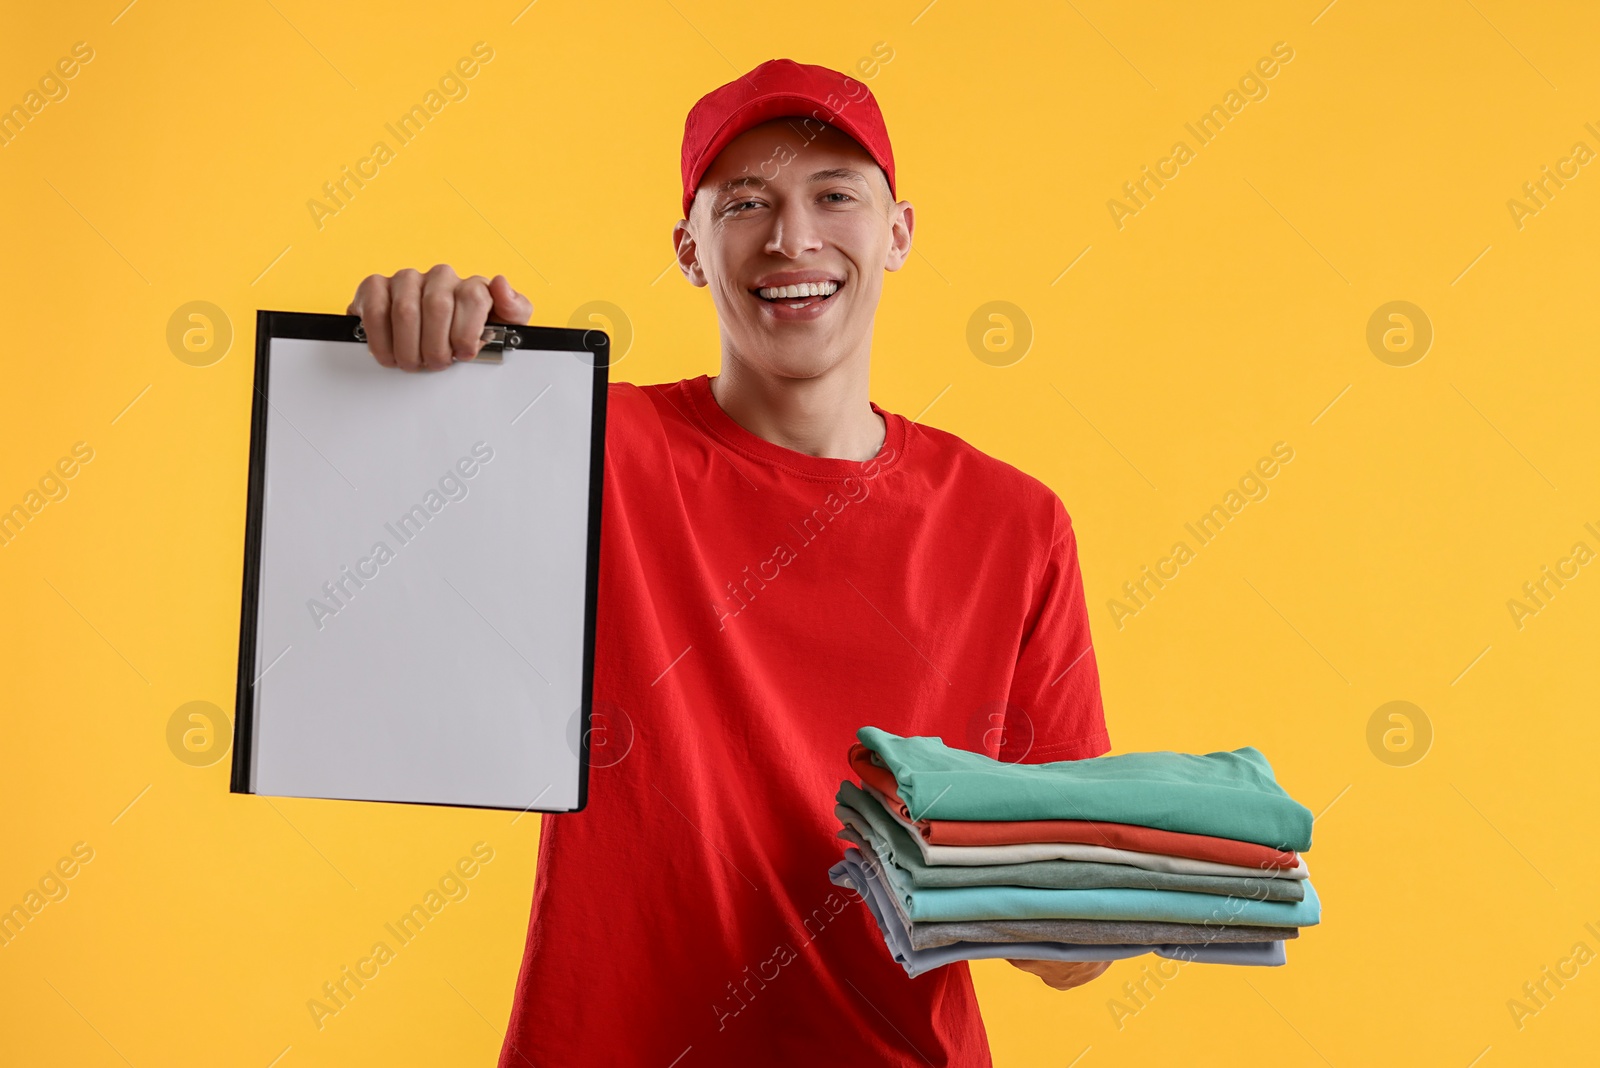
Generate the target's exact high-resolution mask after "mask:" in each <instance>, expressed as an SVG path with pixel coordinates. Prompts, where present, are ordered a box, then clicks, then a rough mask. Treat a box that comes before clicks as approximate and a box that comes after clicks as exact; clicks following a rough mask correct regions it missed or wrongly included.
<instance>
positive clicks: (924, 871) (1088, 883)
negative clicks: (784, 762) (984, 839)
mask: <svg viewBox="0 0 1600 1068" xmlns="http://www.w3.org/2000/svg"><path fill="white" fill-rule="evenodd" d="M834 798H835V800H836V801H838V804H836V805H835V806H834V815H836V816H838V817H839V821H840V822H841V823H843V824H845V825H846V826H847V827H850V828H853V829H854V830H855V831H856V832H857V833H858V834H860V835H861V836H863V837H865V838H866V840H867V841H868V842H870V843H871V845H872V846H873V848H874V849H875V850H876V851H877V853H878V855H879V856H881V857H882V858H883V859H884V860H885V861H888V862H889V863H890V864H891V865H893V866H894V867H895V868H897V869H898V870H900V871H902V872H904V873H905V877H906V878H907V879H908V880H909V881H910V882H911V883H912V884H913V885H916V886H929V887H949V886H1038V887H1048V888H1053V889H1057V890H1095V889H1109V888H1112V887H1143V888H1145V889H1150V890H1186V891H1189V892H1191V893H1200V894H1219V895H1224V896H1226V895H1228V894H1237V895H1239V896H1241V897H1253V898H1256V899H1258V900H1266V901H1301V900H1304V898H1305V887H1304V885H1303V883H1302V882H1301V880H1298V879H1258V878H1252V879H1245V878H1237V877H1233V876H1224V875H1190V874H1186V873H1181V872H1164V871H1150V870H1149V869H1146V868H1136V867H1134V866H1132V865H1129V864H1102V863H1098V862H1095V861H1078V860H1038V861H1033V862H1031V863H1023V864H987V865H962V864H928V863H926V862H925V861H924V860H923V859H922V854H921V851H920V850H919V849H918V847H917V844H916V842H915V841H914V840H913V838H912V836H911V834H909V833H908V832H907V831H906V829H905V828H904V827H903V826H901V825H900V824H899V823H897V822H895V820H894V819H893V818H892V817H891V816H890V815H889V813H888V812H887V811H885V809H884V808H883V806H882V805H881V804H879V803H878V801H877V800H876V799H874V798H873V797H872V795H870V794H868V793H867V792H866V791H864V790H862V789H861V788H860V787H859V786H857V785H856V784H855V783H853V782H848V781H846V782H842V783H840V784H839V790H838V793H836V794H835V795H834ZM841 833H842V832H841ZM1130 941H1133V940H1132V939H1130ZM1156 941H1168V939H1156Z"/></svg>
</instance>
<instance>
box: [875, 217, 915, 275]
mask: <svg viewBox="0 0 1600 1068" xmlns="http://www.w3.org/2000/svg"><path fill="white" fill-rule="evenodd" d="M916 225H917V217H916V212H915V211H914V210H913V209H912V207H911V201H909V200H902V201H900V202H899V203H898V204H896V205H895V206H894V210H893V212H892V214H891V215H890V217H889V254H888V255H887V256H885V257H884V261H883V269H884V270H886V271H898V270H899V269H900V268H901V267H904V266H905V262H906V259H907V258H908V257H909V256H910V255H911V232H912V231H913V230H915V229H916Z"/></svg>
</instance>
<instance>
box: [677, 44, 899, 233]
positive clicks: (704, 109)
mask: <svg viewBox="0 0 1600 1068" xmlns="http://www.w3.org/2000/svg"><path fill="white" fill-rule="evenodd" d="M790 115H793V116H797V117H800V118H810V119H816V120H817V121H818V122H825V123H827V124H829V125H830V126H835V127H837V128H839V129H840V130H843V131H844V132H845V133H847V134H849V135H850V136H851V137H853V138H855V139H856V142H857V143H858V144H860V145H861V147H862V148H863V149H865V150H866V152H867V155H869V156H871V157H872V159H873V161H874V162H875V163H877V165H878V166H879V167H882V168H883V173H884V176H885V177H886V178H888V179H889V194H890V195H891V196H893V195H894V151H893V150H892V149H890V147H889V130H888V128H887V127H885V126H884V124H883V112H882V111H879V110H878V101H877V100H876V99H874V98H873V95H872V91H871V90H870V89H868V88H867V87H866V85H865V84H863V83H862V82H858V81H856V80H855V79H854V78H851V77H848V76H846V75H844V74H840V73H839V72H838V71H836V70H830V69H828V68H827V67H819V66H816V65H814V64H811V63H796V62H795V61H794V60H792V59H769V60H767V61H766V62H765V63H763V64H761V66H759V67H757V68H756V69H755V70H753V71H751V72H750V73H749V74H746V75H743V76H742V77H739V78H735V79H734V80H733V81H731V82H729V83H728V84H727V85H724V86H720V87H719V88H716V89H713V90H712V91H711V92H709V93H707V94H706V95H705V96H703V97H701V98H700V99H699V100H698V101H697V102H696V103H695V105H694V107H692V108H690V109H689V117H688V118H686V119H685V120H684V122H683V217H684V218H685V219H687V218H688V217H689V206H690V205H691V204H693V203H694V191H695V189H696V187H698V186H699V184H700V177H701V176H702V175H703V174H705V173H706V169H707V168H708V167H710V166H711V163H712V161H713V160H715V159H716V158H717V153H719V152H721V151H722V150H723V149H724V148H727V147H728V143H729V142H730V141H732V140H733V139H734V138H736V137H738V136H739V135H740V134H742V133H744V132H745V131H746V130H748V129H750V128H751V127H752V126H759V125H761V124H762V123H763V122H767V121H769V120H771V119H781V118H785V117H787V116H790Z"/></svg>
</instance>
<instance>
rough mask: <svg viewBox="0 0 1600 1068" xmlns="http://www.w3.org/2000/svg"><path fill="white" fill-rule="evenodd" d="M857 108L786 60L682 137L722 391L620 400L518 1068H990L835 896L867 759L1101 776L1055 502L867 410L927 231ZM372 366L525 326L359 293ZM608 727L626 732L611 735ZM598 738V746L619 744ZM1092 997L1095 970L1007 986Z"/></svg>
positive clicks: (509, 1039)
mask: <svg viewBox="0 0 1600 1068" xmlns="http://www.w3.org/2000/svg"><path fill="white" fill-rule="evenodd" d="M894 179H895V176H894V157H893V155H892V153H891V150H890V146H889V139H888V134H887V132H886V130H885V129H884V124H883V118H882V115H881V114H880V112H879V110H878V105H877V102H876V101H875V100H874V99H873V97H872V94H871V93H870V92H868V91H867V89H866V87H865V86H864V85H862V84H860V83H859V82H855V81H853V80H851V79H849V78H847V77H845V76H844V75H842V74H839V73H837V72H835V71H831V70H828V69H826V68H823V67H815V66H810V65H801V64H797V63H794V62H792V61H790V60H773V61H770V62H768V63H764V64H762V65H761V66H759V67H757V68H756V69H755V70H754V71H751V72H750V73H749V74H747V75H745V76H743V77H741V78H738V79H736V80H735V81H733V82H730V83H729V84H727V85H725V86H722V87H721V88H719V89H717V90H715V91H714V92H712V93H710V94H708V95H707V96H706V97H704V98H703V99H701V100H700V101H699V103H697V104H696V105H695V107H694V108H693V110H691V112H690V113H689V116H688V120H687V121H686V123H685V132H684V142H683V215H684V217H683V219H682V221H680V222H678V224H677V225H676V226H675V227H674V229H673V241H674V244H675V246H676V248H677V257H678V265H679V267H680V268H681V269H682V271H683V273H684V276H685V277H686V278H688V280H689V281H690V282H691V283H692V284H694V285H696V286H704V287H707V288H709V289H710V291H711V297H712V301H713V303H714V304H715V305H716V309H717V316H718V322H719V329H720V334H721V349H722V360H721V373H720V374H718V375H717V376H716V377H715V378H709V377H708V376H706V375H700V376H698V377H696V378H690V379H685V380H683V381H680V382H675V383H670V384H660V385H653V386H645V387H639V386H636V385H631V384H627V383H620V382H618V383H613V384H612V385H611V387H610V393H609V396H608V415H607V426H606V434H607V437H606V456H605V498H604V502H603V511H604V519H603V523H602V535H601V570H600V606H599V612H598V624H597V626H598V633H597V638H596V654H595V685H594V693H595V715H596V724H597V730H604V731H605V732H607V733H606V737H605V738H604V739H603V742H604V744H597V745H592V747H591V748H592V752H593V765H594V766H593V768H592V780H591V783H590V790H589V804H588V807H587V808H586V809H584V810H583V811H582V812H578V813H571V814H564V815H546V816H544V824H543V831H542V834H541V837H540V842H539V858H538V874H537V880H536V886H535V889H534V900H533V912H532V916H531V918H530V923H529V930H528V941H527V949H526V953H525V956H524V959H523V963H522V970H521V974H520V976H519V978H518V981H517V988H516V996H515V1000H514V1003H513V1007H512V1012H511V1021H510V1026H509V1028H508V1031H507V1033H506V1037H505V1045H504V1048H503V1050H502V1053H501V1060H500V1064H501V1065H502V1068H512V1066H520V1065H535V1066H539V1068H545V1066H551V1065H578V1064H582V1065H646V1066H650V1068H668V1066H680V1068H691V1066H699V1065H741V1066H743V1065H774V1064H794V1065H813V1064H820V1063H830V1064H878V1065H883V1064H893V1065H924V1064H934V1065H946V1064H960V1065H975V1064H988V1063H989V1053H988V1046H987V1041H986V1036H985V1033H984V1029H983V1022H982V1019H981V1017H980V1015H979V1013H978V1007H977V1002H976V999H975V997H974V994H973V989H972V982H971V977H970V974H969V972H968V970H967V966H966V965H965V964H958V965H953V966H948V967H944V968H941V969H938V970H936V971H934V972H932V973H929V974H927V975H923V976H919V977H918V978H916V979H908V978H907V977H906V975H905V973H904V972H903V971H902V970H901V968H900V967H899V965H897V964H895V963H893V961H892V960H891V959H890V957H889V955H888V954H887V953H886V952H885V951H884V947H883V944H882V939H881V937H880V936H879V935H878V933H877V929H876V927H875V926H874V923H873V921H872V919H871V916H870V914H869V913H868V911H867V909H866V908H864V907H862V906H861V905H860V904H859V903H858V902H855V901H852V900H851V899H850V898H849V897H847V896H846V895H845V894H844V893H843V892H842V891H840V890H839V889H838V888H837V887H834V886H832V885H831V884H830V883H829V882H828V878H827V869H828V867H829V865H830V864H832V863H833V862H834V861H835V860H837V859H838V855H839V852H840V849H841V846H840V843H839V842H838V841H837V839H836V838H835V837H834V832H835V830H836V829H837V827H838V821H837V820H836V819H835V817H834V815H833V805H834V800H833V795H834V791H835V789H836V788H837V785H838V782H839V780H840V779H841V778H844V777H846V775H847V774H848V764H847V761H846V752H847V750H848V748H849V745H850V743H851V741H852V740H853V739H854V735H855V731H856V729H857V728H858V727H860V726H862V725H863V724H874V725H877V726H880V727H883V728H885V729H887V730H890V731H893V732H895V733H897V734H902V735H939V736H941V737H943V738H944V739H945V740H946V741H947V742H948V743H949V744H951V745H955V746H959V747H962V748H968V749H977V750H984V751H987V752H989V753H990V754H991V755H993V756H996V757H998V758H1000V759H1004V760H1028V761H1049V760H1065V759H1075V758H1079V757H1090V756H1097V755H1099V754H1101V753H1104V752H1106V751H1107V750H1108V749H1109V748H1110V743H1109V739H1108V737H1107V732H1106V728H1105V722H1104V717H1103V713H1102V708H1101V701H1100V689H1099V675H1098V671H1097V668H1096V665H1095V658H1094V654H1093V651H1092V648H1091V644H1090V634H1089V624H1088V616H1087V612H1086V609H1085V606H1084V596H1083V587H1082V580H1081V577H1080V574H1079V571H1078V560H1077V540H1076V538H1075V536H1074V533H1073V529H1072V524H1071V520H1070V519H1069V518H1068V516H1067V513H1066V511H1065V509H1064V508H1063V507H1062V504H1061V502H1060V500H1059V499H1058V498H1057V497H1056V495H1055V493H1053V492H1052V491H1051V490H1050V489H1049V488H1048V487H1047V486H1045V485H1044V484H1043V483H1041V482H1039V481H1038V480H1037V479H1034V478H1032V477H1031V476H1029V475H1026V474H1024V473H1023V472H1021V471H1019V470H1017V469H1016V468H1014V467H1011V466H1010V465H1008V464H1005V463H1002V462H1001V461H999V460H995V459H993V458H990V457H988V456H985V455H984V454H983V453H981V452H979V451H978V450H976V449H974V448H973V447H972V446H970V445H968V444H966V443H965V442H963V441H961V440H960V439H959V438H957V437H955V436H954V435H952V434H948V433H945V432H943V431H940V430H935V429H932V428H930V427H924V426H918V425H917V424H915V423H913V422H911V421H910V420H908V419H906V418H905V417H904V416H901V415H897V414H893V413H890V412H887V411H884V410H883V409H882V408H879V407H878V406H877V405H876V404H873V403H872V402H871V401H870V400H869V399H868V371H869V358H870V354H871V345H872V324H873V316H874V313H875V312H876V310H877V306H878V298H879V295H880V293H881V290H882V284H883V272H884V271H894V270H898V269H899V268H900V267H901V266H902V265H903V264H904V263H905V261H906V257H907V256H908V255H909V253H910V250H911V235H912V229H913V218H914V216H913V212H912V206H911V204H910V203H908V202H905V201H899V202H896V201H895V199H894ZM349 311H350V313H351V314H355V315H360V316H361V317H362V321H363V323H364V325H365V327H366V332H367V337H368V339H369V341H368V344H369V346H370V347H371V350H372V353H373V355H374V357H375V358H376V359H377V360H378V361H379V362H381V363H383V364H384V365H386V366H393V367H398V368H401V369H404V370H408V371H415V370H419V369H440V368H444V367H447V366H449V364H450V362H451V360H452V359H456V358H459V359H470V358H472V356H473V355H474V353H475V352H476V350H477V347H478V344H479V343H478V337H479V334H480V332H481V329H482V326H483V324H484V322H485V321H486V319H487V318H488V317H490V316H491V315H492V316H493V318H494V319H496V320H498V321H510V322H517V323H524V322H527V321H528V318H529V315H530V314H531V312H532V307H531V305H530V304H529V302H528V301H527V299H526V298H524V297H523V296H521V295H520V294H518V293H517V292H516V291H515V290H513V289H512V287H511V285H510V283H509V282H508V281H507V280H506V278H505V277H504V276H499V275H497V276H496V277H495V278H494V279H492V280H487V279H484V278H482V277H477V276H475V277H472V278H467V279H461V278H459V277H458V276H457V275H456V274H455V272H454V271H452V270H451V269H450V268H448V267H444V266H439V267H435V268H434V269H433V270H431V271H429V272H428V273H427V274H426V275H421V274H419V273H417V272H416V271H401V272H399V273H398V274H395V275H393V276H392V277H382V276H377V275H374V276H373V277H370V278H368V279H366V280H365V281H364V282H362V283H361V286H360V288H359V289H358V290H357V292H356V296H355V299H354V300H353V301H352V303H351V305H350V308H349ZM602 724H603V726H602ZM600 740H602V739H598V738H597V739H592V741H600ZM1013 963H1015V964H1017V965H1018V966H1019V967H1023V968H1026V969H1027V970H1028V971H1031V972H1034V973H1035V974H1038V975H1040V976H1041V977H1043V978H1044V979H1045V981H1046V982H1047V983H1049V984H1050V985H1052V986H1056V987H1059V988H1061V989H1066V988H1068V987H1071V986H1075V985H1078V984H1080V983H1083V982H1086V981H1088V980H1089V979H1091V978H1093V977H1094V976H1096V975H1099V974H1100V973H1101V972H1102V971H1104V970H1105V968H1106V967H1107V965H1106V964H1104V963H1089V964H1072V963H1047V962H1039V961H1029V962H1016V961H1014V962H1013Z"/></svg>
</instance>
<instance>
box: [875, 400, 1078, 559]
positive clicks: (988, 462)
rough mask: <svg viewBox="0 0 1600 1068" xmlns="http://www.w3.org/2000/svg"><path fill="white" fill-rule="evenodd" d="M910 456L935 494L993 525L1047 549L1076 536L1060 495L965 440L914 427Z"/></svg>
mask: <svg viewBox="0 0 1600 1068" xmlns="http://www.w3.org/2000/svg"><path fill="white" fill-rule="evenodd" d="M906 451H907V454H908V457H910V458H912V466H913V467H914V468H915V469H916V470H917V471H918V472H919V473H920V476H921V477H922V478H925V479H927V480H928V481H929V485H928V487H927V488H928V490H929V491H930V492H933V493H942V494H945V495H948V496H950V497H952V498H954V499H956V500H958V501H960V502H962V504H963V505H964V506H965V507H969V508H974V509H982V510H983V511H984V512H985V513H986V514H987V516H988V517H989V520H990V522H991V523H994V524H996V525H997V526H1003V527H1010V528H1011V529H1012V531H1013V532H1016V533H1021V532H1023V531H1025V532H1027V533H1028V534H1029V535H1031V536H1033V537H1036V538H1040V539H1046V540H1045V544H1046V545H1053V544H1055V542H1057V541H1059V540H1060V539H1062V538H1064V537H1068V536H1069V535H1070V534H1071V529H1072V518H1071V516H1070V515H1068V513H1067V509H1066V506H1065V505H1064V504H1063V503H1062V501H1061V497H1060V496H1059V495H1058V494H1057V493H1056V491H1055V490H1053V489H1051V488H1050V486H1048V485H1047V484H1046V483H1044V482H1043V481H1041V480H1040V479H1038V478H1036V477H1035V476H1033V475H1030V474H1029V473H1028V472H1026V471H1024V470H1022V469H1021V468H1020V467H1017V466H1015V465H1014V464H1010V463H1007V462H1006V461H1004V460H1002V459H1000V458H999V457H996V456H991V455H989V454H988V453H986V452H984V451H983V450H982V449H979V448H978V447H977V446H976V445H973V444H972V443H971V442H968V441H967V440H965V439H964V438H962V437H960V436H959V435H956V434H953V433H951V432H950V431H948V430H940V429H939V428H938V427H933V426H926V425H923V424H910V425H909V427H908V429H907V436H906Z"/></svg>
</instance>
